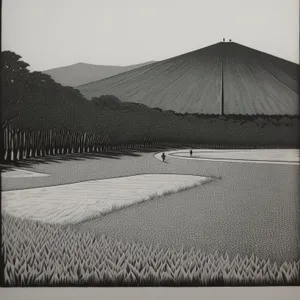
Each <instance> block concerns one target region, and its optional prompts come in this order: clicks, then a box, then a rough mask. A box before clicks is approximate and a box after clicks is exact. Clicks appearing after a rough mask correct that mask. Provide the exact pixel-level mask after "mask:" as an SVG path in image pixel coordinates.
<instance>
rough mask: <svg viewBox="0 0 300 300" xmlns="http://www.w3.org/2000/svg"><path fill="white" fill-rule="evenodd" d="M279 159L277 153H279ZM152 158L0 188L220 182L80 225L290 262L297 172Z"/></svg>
mask: <svg viewBox="0 0 300 300" xmlns="http://www.w3.org/2000/svg"><path fill="white" fill-rule="evenodd" d="M282 151H283V153H284V151H285V150H282ZM154 154H155V153H145V152H144V153H143V152H134V153H132V152H131V153H130V152H124V153H123V154H118V155H113V154H111V155H106V157H101V156H86V157H85V158H79V157H78V158H76V160H75V159H74V160H72V159H69V160H67V161H63V160H59V159H58V160H57V159H56V160H55V161H53V162H49V161H48V163H45V164H36V165H32V166H31V168H30V169H29V170H31V171H35V172H40V173H44V174H49V175H50V176H47V177H33V178H3V189H4V190H14V189H22V188H32V187H46V186H53V185H58V184H66V183H74V182H80V181H85V180H86V181H87V180H96V179H97V180H99V179H104V178H115V177H120V176H130V175H137V174H147V173H148V174H158V173H160V174H182V175H183V174H186V175H198V176H204V177H205V176H213V177H220V180H215V181H213V182H211V183H209V184H206V185H203V186H200V187H196V188H193V189H190V190H187V191H182V192H179V193H177V194H173V195H168V196H165V197H162V198H160V199H154V200H152V201H149V202H145V203H142V204H140V205H137V206H134V207H129V208H125V209H122V210H120V211H116V212H113V213H111V214H108V215H106V216H103V217H100V218H97V219H94V220H91V221H88V222H84V223H81V224H79V225H77V226H76V228H77V229H78V230H79V231H91V232H94V233H96V234H99V236H102V235H103V234H105V235H108V236H109V237H111V238H115V237H116V238H118V239H122V240H124V241H136V242H143V243H145V244H154V245H161V246H162V247H167V248H168V247H174V248H180V247H181V246H184V248H185V249H190V248H192V247H194V248H196V249H202V250H204V251H206V252H209V253H213V252H215V251H216V250H218V251H219V252H221V253H222V252H228V254H229V255H230V256H235V255H236V254H237V253H239V254H240V255H242V256H243V255H246V254H247V255H251V254H252V253H254V254H256V255H258V256H259V257H261V258H263V259H267V258H270V259H271V260H276V261H277V263H280V262H282V261H284V260H288V261H290V260H297V259H299V253H300V239H299V212H300V209H299V188H298V176H299V166H298V165H292V164H291V165H289V164H285V165H283V164H274V163H273V164H267V163H265V164H259V163H251V162H249V163H239V162H228V161H208V160H205V161H200V160H192V159H179V158H175V157H170V156H167V161H166V163H162V162H161V161H159V160H158V159H156V158H155V157H154Z"/></svg>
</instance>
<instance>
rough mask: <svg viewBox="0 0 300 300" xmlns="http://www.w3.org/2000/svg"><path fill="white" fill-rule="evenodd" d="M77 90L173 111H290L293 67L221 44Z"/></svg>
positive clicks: (295, 103) (294, 109)
mask: <svg viewBox="0 0 300 300" xmlns="http://www.w3.org/2000/svg"><path fill="white" fill-rule="evenodd" d="M77 88H78V89H79V90H80V91H81V93H82V94H83V95H84V96H85V97H87V98H88V99H91V98H93V97H98V96H100V95H104V94H111V95H115V96H117V97H119V98H120V99H121V101H124V102H137V103H142V104H145V105H147V106H149V107H152V108H154V107H158V108H161V109H163V110H173V111H175V112H179V113H200V114H247V115H252V114H266V115H276V114H279V115H284V114H288V115H295V114H298V109H299V65H297V64H294V63H292V62H289V61H286V60H283V59H280V58H278V57H275V56H272V55H269V54H266V53H263V52H260V51H257V50H254V49H251V48H248V47H245V46H242V45H240V44H237V43H232V42H221V43H218V44H214V45H211V46H209V47H206V48H202V49H199V50H196V51H192V52H189V53H186V54H183V55H180V56H176V57H173V58H169V59H166V60H163V61H159V62H156V63H152V64H149V65H147V66H144V67H141V68H138V69H135V70H132V71H129V72H125V73H122V74H119V75H116V76H113V77H109V78H106V79H103V80H100V81H95V82H92V83H89V84H85V85H82V86H79V87H77Z"/></svg>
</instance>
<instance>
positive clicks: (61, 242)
mask: <svg viewBox="0 0 300 300" xmlns="http://www.w3.org/2000/svg"><path fill="white" fill-rule="evenodd" d="M2 231H3V232H2V234H3V242H2V255H3V257H4V280H5V285H6V286H149V285H150V286H151V285H152V286H159V285H161V286H178V285H186V286H193V285H194V286H203V285H204V286H205V285H208V286H209V285H219V286H220V285H297V284H299V270H300V261H297V262H285V263H283V264H282V265H280V266H277V264H276V262H274V263H271V262H270V261H269V260H267V261H265V260H261V259H259V258H258V257H256V256H255V255H252V256H251V257H247V256H246V257H244V258H241V257H240V256H239V255H238V256H236V257H235V258H234V259H233V260H230V259H229V257H228V255H227V254H225V255H220V254H218V253H215V254H208V253H204V252H201V251H194V250H191V251H189V252H186V251H184V249H181V250H180V251H176V250H173V249H169V250H164V249H160V248H159V247H155V248H154V247H152V246H150V247H148V246H146V245H143V244H138V243H124V242H122V241H113V240H111V239H109V238H108V237H105V236H103V237H101V238H99V239H97V238H95V237H94V236H93V235H91V234H89V233H79V232H77V231H75V230H74V229H71V228H69V227H63V226H59V225H52V224H44V223H41V222H37V221H31V220H22V219H19V218H15V217H12V216H10V215H6V214H5V215H3V216H2Z"/></svg>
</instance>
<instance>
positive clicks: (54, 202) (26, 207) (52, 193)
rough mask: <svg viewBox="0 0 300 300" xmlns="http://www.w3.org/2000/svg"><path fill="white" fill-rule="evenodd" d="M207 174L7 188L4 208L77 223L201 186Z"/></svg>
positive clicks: (26, 215)
mask: <svg viewBox="0 0 300 300" xmlns="http://www.w3.org/2000/svg"><path fill="white" fill-rule="evenodd" d="M209 180H210V179H209V178H207V177H201V176H192V175H176V174H175V175H174V174H172V175H171V174H147V175H137V176H129V177H120V178H112V179H103V180H95V181H87V182H80V183H74V184H67V185H60V186H52V187H44V188H32V189H25V190H16V191H7V192H3V193H2V208H3V210H4V211H5V212H7V213H9V214H11V215H14V216H16V217H23V218H29V219H34V220H41V221H44V222H53V223H76V222H79V221H82V220H85V219H87V218H90V217H92V216H95V215H97V214H98V215H99V213H101V212H105V211H108V210H110V209H112V208H113V207H115V206H117V207H118V206H124V205H125V206H126V205H130V204H133V203H136V202H140V201H142V200H145V199H148V198H149V197H150V196H152V195H154V194H157V195H158V196H161V195H163V194H164V193H166V192H169V191H177V190H180V189H184V188H189V187H193V186H195V185H200V184H202V183H204V182H207V181H209Z"/></svg>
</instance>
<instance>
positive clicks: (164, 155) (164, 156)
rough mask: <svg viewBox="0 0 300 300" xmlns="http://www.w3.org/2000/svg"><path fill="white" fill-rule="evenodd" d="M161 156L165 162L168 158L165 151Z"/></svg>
mask: <svg viewBox="0 0 300 300" xmlns="http://www.w3.org/2000/svg"><path fill="white" fill-rule="evenodd" d="M161 158H162V161H163V162H164V161H165V159H166V154H165V152H163V154H162V155H161Z"/></svg>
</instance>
